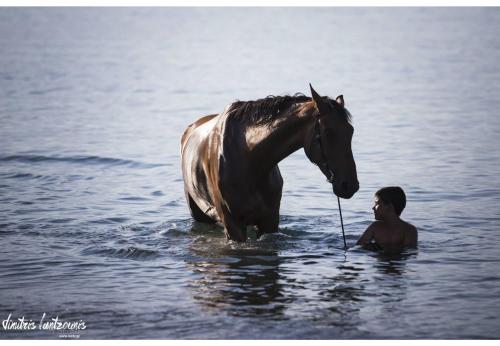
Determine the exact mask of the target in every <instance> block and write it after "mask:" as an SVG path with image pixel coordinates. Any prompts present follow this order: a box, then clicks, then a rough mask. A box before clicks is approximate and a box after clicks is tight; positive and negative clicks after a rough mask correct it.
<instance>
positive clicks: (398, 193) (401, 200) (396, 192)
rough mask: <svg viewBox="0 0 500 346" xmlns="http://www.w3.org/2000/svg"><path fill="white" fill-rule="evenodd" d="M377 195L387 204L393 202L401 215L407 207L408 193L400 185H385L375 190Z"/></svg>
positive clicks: (397, 212)
mask: <svg viewBox="0 0 500 346" xmlns="http://www.w3.org/2000/svg"><path fill="white" fill-rule="evenodd" d="M375 196H377V197H378V198H379V199H380V200H381V201H382V202H384V203H385V204H392V205H393V206H394V210H395V211H396V214H398V215H401V213H402V212H403V209H404V208H405V207H406V195H405V192H404V191H403V189H402V188H400V187H399V186H387V187H383V188H381V189H380V190H378V191H377V192H375Z"/></svg>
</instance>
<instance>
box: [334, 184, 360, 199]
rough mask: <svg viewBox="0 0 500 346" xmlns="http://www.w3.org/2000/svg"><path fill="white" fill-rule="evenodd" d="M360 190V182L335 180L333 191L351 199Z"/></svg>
mask: <svg viewBox="0 0 500 346" xmlns="http://www.w3.org/2000/svg"><path fill="white" fill-rule="evenodd" d="M358 190H359V182H358V181H357V180H356V181H355V182H348V181H342V182H333V192H334V193H335V194H336V195H337V196H339V197H340V198H345V199H349V198H351V197H352V196H354V194H355V193H356V192H357V191H358Z"/></svg>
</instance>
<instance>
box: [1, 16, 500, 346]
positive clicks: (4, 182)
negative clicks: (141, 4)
mask: <svg viewBox="0 0 500 346" xmlns="http://www.w3.org/2000/svg"><path fill="white" fill-rule="evenodd" d="M499 32H500V10H499V9H496V8H488V9H480V8H474V9H471V8H463V9H453V8H428V9H419V8H408V9H382V8H380V9H363V8H356V9H350V8H317V9H304V8H296V9H279V8H261V9H216V8H215V9H196V8H192V9H168V8H161V9H158V8H155V9H141V8H130V9H105V8H103V9H62V8H45V9H7V8H2V9H0V47H1V49H0V125H1V127H0V205H1V208H0V242H1V245H2V250H1V251H0V319H1V320H5V319H7V317H8V316H9V314H12V315H11V316H12V319H17V318H21V317H22V316H24V317H25V319H31V320H35V321H38V320H39V319H40V318H41V316H42V315H43V313H45V314H46V316H47V318H49V317H55V316H59V318H60V319H63V320H65V321H79V320H83V321H84V322H85V323H86V326H87V328H86V329H85V330H83V331H80V332H79V333H78V334H79V335H80V337H81V338H174V339H184V338H186V339H193V338H237V339H253V338H270V339H274V338H298V339H304V338H322V339H337V338H338V339H343V338H403V339H407V338H408V339H414V338H418V339H424V338H432V339H442V338H450V339H455V338H495V339H496V338H499V336H500V332H499V329H498V325H499V321H498V316H499V312H500V310H499V309H500V308H499V306H500V271H499V265H500V259H499V254H500V232H499V225H500V208H499V207H500V158H499V150H498V149H499V138H500V137H499V135H500V116H499V110H500V97H499V95H500V68H499V63H498V62H499V61H500V35H498V33H499ZM309 82H312V83H313V85H314V86H315V88H316V90H318V92H320V93H322V94H326V95H329V96H331V97H335V96H337V95H338V94H340V93H342V94H344V96H345V100H346V103H347V106H348V108H349V110H350V111H351V113H352V114H353V117H354V127H355V135H354V140H353V152H354V155H355V158H356V161H357V165H358V175H359V180H360V184H361V188H360V191H359V192H358V193H357V194H356V195H355V196H354V198H353V199H351V200H347V201H346V200H344V201H343V214H344V222H345V225H346V232H347V242H348V244H349V245H350V246H351V247H352V246H353V245H354V244H355V242H356V239H357V237H358V236H359V235H360V234H361V233H362V232H363V231H364V229H365V228H366V227H367V226H368V225H369V223H370V222H371V220H372V218H373V217H372V214H371V209H370V208H371V206H372V195H373V193H374V192H375V191H376V190H377V189H378V188H380V187H381V186H384V185H401V186H402V187H403V188H404V189H405V191H406V192H407V196H408V203H407V208H406V210H405V211H404V213H403V217H404V218H405V219H406V220H408V221H410V222H412V223H414V224H415V225H416V226H417V227H418V229H419V231H420V233H419V237H420V241H419V248H418V250H416V251H412V252H407V253H405V254H403V255H402V256H399V257H393V258H388V257H384V256H382V255H377V254H375V253H369V252H366V251H362V250H360V249H356V248H351V249H350V250H349V251H347V252H345V251H343V250H342V236H341V232H340V228H339V224H340V222H339V218H338V212H337V210H336V200H335V199H334V198H333V196H332V194H331V190H330V187H329V186H328V184H327V183H326V182H325V181H324V178H323V177H322V175H321V173H320V172H319V170H318V169H317V168H316V167H314V166H312V165H311V164H310V163H309V162H308V161H307V159H306V157H305V155H304V153H303V151H302V150H300V151H298V152H296V153H295V154H293V155H292V156H290V157H289V158H287V159H286V160H284V161H283V162H282V163H281V164H280V167H281V170H282V174H283V177H284V180H285V185H284V195H283V200H282V208H281V224H280V230H281V232H280V233H278V234H275V235H267V236H265V237H264V238H263V239H259V240H255V235H254V233H253V232H250V236H251V239H250V240H249V241H248V242H247V243H246V244H244V245H238V244H234V243H228V242H227V241H226V240H225V238H224V236H223V233H222V230H221V229H220V228H217V227H209V226H206V225H201V224H196V223H194V222H193V221H192V220H191V218H190V216H189V212H188V209H187V206H186V204H185V201H184V195H183V191H182V178H181V172H180V164H179V139H180V135H181V133H182V131H183V129H184V128H185V126H186V125H187V124H188V123H189V122H191V121H193V120H194V119H195V118H196V117H198V116H201V115H204V114H209V113H213V112H220V111H222V110H223V109H224V107H225V106H226V105H227V104H228V103H230V102H232V101H234V100H236V99H241V100H249V99H255V98H261V97H264V96H267V95H269V94H275V95H279V94H287V93H288V94H294V93H296V92H304V93H308V83H309ZM62 334H64V333H62ZM60 335H61V333H59V332H47V331H40V330H34V331H24V332H20V331H6V330H4V329H3V328H1V329H0V337H1V338H59V337H60Z"/></svg>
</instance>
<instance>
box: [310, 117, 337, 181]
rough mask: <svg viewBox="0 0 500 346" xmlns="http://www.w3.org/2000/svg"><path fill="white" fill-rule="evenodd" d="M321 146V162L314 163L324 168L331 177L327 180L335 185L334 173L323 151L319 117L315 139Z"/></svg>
mask: <svg viewBox="0 0 500 346" xmlns="http://www.w3.org/2000/svg"><path fill="white" fill-rule="evenodd" d="M313 138H314V139H315V140H316V141H317V143H318V146H319V152H320V155H321V158H320V161H319V162H313V163H314V164H315V165H316V166H318V167H320V168H321V167H323V168H324V170H325V171H326V172H327V173H328V174H329V175H330V176H329V177H327V178H326V180H327V181H328V182H329V183H330V184H332V185H334V183H335V182H334V180H333V171H332V170H331V169H330V166H328V160H327V158H326V155H325V152H324V151H323V145H322V144H321V142H322V140H321V133H320V130H319V116H318V117H317V118H316V122H315V123H314V137H313Z"/></svg>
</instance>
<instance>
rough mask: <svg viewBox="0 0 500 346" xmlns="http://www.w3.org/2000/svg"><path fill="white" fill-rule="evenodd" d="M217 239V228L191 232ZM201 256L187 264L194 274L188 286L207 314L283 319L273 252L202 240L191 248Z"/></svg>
mask: <svg viewBox="0 0 500 346" xmlns="http://www.w3.org/2000/svg"><path fill="white" fill-rule="evenodd" d="M202 230H204V231H207V233H206V235H208V236H213V235H214V233H215V232H218V234H219V235H220V231H221V229H220V227H217V226H202V225H200V224H196V225H195V226H194V227H193V229H192V232H194V233H198V234H199V233H200V232H201V231H202ZM190 248H191V250H192V252H193V253H194V254H196V255H199V256H203V260H200V261H187V265H188V267H189V268H190V269H191V270H192V271H193V273H195V274H196V279H195V280H193V281H192V282H191V283H190V284H189V288H190V289H191V290H192V295H193V298H194V299H195V300H196V301H197V302H199V303H200V304H201V305H202V306H203V307H204V308H206V309H208V310H215V311H216V310H220V311H223V312H225V313H228V314H230V315H237V316H268V317H273V318H278V317H280V316H282V312H283V309H284V307H285V303H286V300H285V299H284V295H283V293H282V285H281V283H280V268H279V266H280V263H281V261H282V259H281V258H280V257H279V256H278V252H277V251H276V250H272V249H263V248H261V247H258V245H257V246H255V247H252V246H248V245H241V244H236V243H234V244H233V243H227V242H226V240H225V237H220V236H219V238H216V237H215V238H214V237H210V238H207V237H205V236H201V237H199V238H197V239H196V240H195V241H194V243H193V244H192V245H191V246H190Z"/></svg>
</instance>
